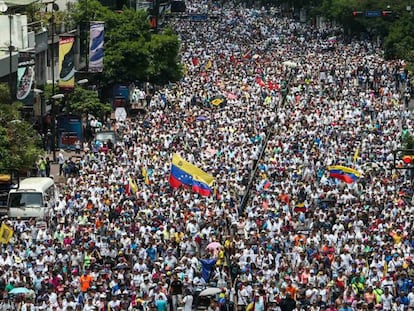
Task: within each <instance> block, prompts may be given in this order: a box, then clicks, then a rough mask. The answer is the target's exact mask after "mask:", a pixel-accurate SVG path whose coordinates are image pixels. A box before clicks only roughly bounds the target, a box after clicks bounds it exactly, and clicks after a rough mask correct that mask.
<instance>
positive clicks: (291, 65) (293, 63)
mask: <svg viewBox="0 0 414 311" xmlns="http://www.w3.org/2000/svg"><path fill="white" fill-rule="evenodd" d="M283 65H284V66H286V67H290V68H295V67H297V66H298V64H296V63H295V62H292V61H290V60H287V61H285V62H283Z"/></svg>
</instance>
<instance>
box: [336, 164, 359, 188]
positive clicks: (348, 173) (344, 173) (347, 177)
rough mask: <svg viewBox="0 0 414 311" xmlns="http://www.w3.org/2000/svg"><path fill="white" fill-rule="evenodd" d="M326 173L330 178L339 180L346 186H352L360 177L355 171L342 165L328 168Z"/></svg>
mask: <svg viewBox="0 0 414 311" xmlns="http://www.w3.org/2000/svg"><path fill="white" fill-rule="evenodd" d="M328 171H329V176H330V177H333V178H336V179H339V180H341V181H343V182H345V183H347V184H352V183H353V182H355V181H357V180H358V178H359V177H361V173H360V172H358V171H357V170H355V169H353V168H350V167H346V166H342V165H333V166H328Z"/></svg>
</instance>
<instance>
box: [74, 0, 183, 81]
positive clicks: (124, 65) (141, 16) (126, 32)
mask: <svg viewBox="0 0 414 311" xmlns="http://www.w3.org/2000/svg"><path fill="white" fill-rule="evenodd" d="M71 15H72V18H73V19H74V20H75V21H76V23H78V24H81V23H83V22H85V21H94V20H95V21H104V22H105V43H104V44H105V57H104V72H103V75H102V80H103V82H104V83H106V84H114V83H122V82H131V81H149V82H154V83H158V84H163V83H167V82H169V81H177V80H179V79H180V78H181V77H182V67H181V65H180V63H179V61H178V53H179V48H180V44H179V40H178V37H177V35H175V34H174V33H173V32H172V31H171V30H170V29H166V30H163V31H162V32H160V33H156V32H153V31H152V30H151V29H150V26H149V23H148V14H147V12H145V11H143V10H138V11H135V10H132V9H129V8H126V7H124V9H123V10H122V12H117V11H112V10H110V9H108V8H106V7H104V6H102V5H101V4H100V3H99V2H98V1H97V0H81V1H79V2H77V4H76V5H75V6H74V8H73V11H72V13H71Z"/></svg>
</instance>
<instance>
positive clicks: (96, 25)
mask: <svg viewBox="0 0 414 311" xmlns="http://www.w3.org/2000/svg"><path fill="white" fill-rule="evenodd" d="M90 27H91V28H90V42H89V68H88V69H89V71H91V72H102V71H103V58H104V27H105V25H104V23H103V22H91V26H90Z"/></svg>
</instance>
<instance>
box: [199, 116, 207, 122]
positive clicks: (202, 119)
mask: <svg viewBox="0 0 414 311" xmlns="http://www.w3.org/2000/svg"><path fill="white" fill-rule="evenodd" d="M196 120H197V121H205V120H208V118H207V117H206V116H198V117H197V119H196Z"/></svg>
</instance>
